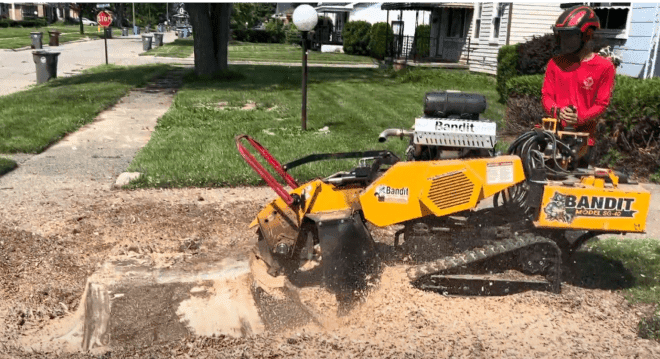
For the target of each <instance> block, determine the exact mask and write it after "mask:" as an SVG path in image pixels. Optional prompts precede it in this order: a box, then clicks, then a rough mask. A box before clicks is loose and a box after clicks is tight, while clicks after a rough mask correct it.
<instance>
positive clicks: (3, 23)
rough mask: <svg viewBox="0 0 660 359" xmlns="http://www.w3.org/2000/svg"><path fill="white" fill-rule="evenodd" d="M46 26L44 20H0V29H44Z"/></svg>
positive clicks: (46, 22) (46, 23)
mask: <svg viewBox="0 0 660 359" xmlns="http://www.w3.org/2000/svg"><path fill="white" fill-rule="evenodd" d="M46 25H48V21H46V19H32V20H21V21H14V20H10V19H0V27H3V28H5V27H44V26H46Z"/></svg>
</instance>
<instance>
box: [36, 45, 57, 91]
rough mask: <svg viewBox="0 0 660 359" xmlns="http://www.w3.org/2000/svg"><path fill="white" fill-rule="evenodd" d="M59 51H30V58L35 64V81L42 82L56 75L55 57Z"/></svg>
mask: <svg viewBox="0 0 660 359" xmlns="http://www.w3.org/2000/svg"><path fill="white" fill-rule="evenodd" d="M59 55H60V53H59V52H49V51H44V50H41V51H32V60H34V63H35V65H36V66H37V83H38V84H41V83H44V82H46V81H48V80H50V79H52V78H56V77H57V57H58V56H59Z"/></svg>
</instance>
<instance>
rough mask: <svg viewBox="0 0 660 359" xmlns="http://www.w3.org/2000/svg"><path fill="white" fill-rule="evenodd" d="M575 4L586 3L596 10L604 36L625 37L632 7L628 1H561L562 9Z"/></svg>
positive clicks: (628, 27) (626, 36)
mask: <svg viewBox="0 0 660 359" xmlns="http://www.w3.org/2000/svg"><path fill="white" fill-rule="evenodd" d="M576 5H588V6H590V7H591V8H592V9H594V11H595V12H596V15H598V18H599V19H600V28H601V31H600V33H601V34H602V35H603V36H605V37H610V38H617V39H627V38H628V31H629V30H628V29H630V18H631V15H632V7H631V3H629V2H620V3H614V2H584V3H563V4H561V5H560V7H561V8H562V9H568V8H571V7H573V6H576Z"/></svg>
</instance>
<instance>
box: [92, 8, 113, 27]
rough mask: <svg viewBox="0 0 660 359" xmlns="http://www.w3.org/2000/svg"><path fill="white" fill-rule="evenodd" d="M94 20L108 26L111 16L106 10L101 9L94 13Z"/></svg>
mask: <svg viewBox="0 0 660 359" xmlns="http://www.w3.org/2000/svg"><path fill="white" fill-rule="evenodd" d="M96 22H98V23H99V25H101V26H103V27H108V26H110V24H111V23H112V16H110V14H109V13H108V12H106V11H101V12H100V13H99V14H98V15H96Z"/></svg>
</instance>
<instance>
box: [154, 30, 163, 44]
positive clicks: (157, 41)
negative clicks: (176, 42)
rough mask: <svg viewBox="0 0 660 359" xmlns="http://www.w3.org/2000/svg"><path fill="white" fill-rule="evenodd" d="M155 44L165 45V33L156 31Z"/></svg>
mask: <svg viewBox="0 0 660 359" xmlns="http://www.w3.org/2000/svg"><path fill="white" fill-rule="evenodd" d="M154 46H163V34H159V33H157V32H154Z"/></svg>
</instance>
